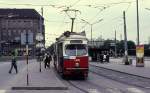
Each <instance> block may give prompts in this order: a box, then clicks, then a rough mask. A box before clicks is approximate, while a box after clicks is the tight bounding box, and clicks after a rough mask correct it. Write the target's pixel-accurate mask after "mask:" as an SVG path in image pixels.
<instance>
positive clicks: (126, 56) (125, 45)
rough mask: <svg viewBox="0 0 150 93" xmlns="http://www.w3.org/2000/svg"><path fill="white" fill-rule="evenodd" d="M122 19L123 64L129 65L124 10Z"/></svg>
mask: <svg viewBox="0 0 150 93" xmlns="http://www.w3.org/2000/svg"><path fill="white" fill-rule="evenodd" d="M123 19H124V50H125V56H124V62H125V65H129V62H128V45H127V31H126V15H125V11H123Z"/></svg>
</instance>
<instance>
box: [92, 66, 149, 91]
mask: <svg viewBox="0 0 150 93" xmlns="http://www.w3.org/2000/svg"><path fill="white" fill-rule="evenodd" d="M89 72H91V73H94V74H96V75H98V76H103V77H105V78H108V79H111V80H114V81H117V82H120V83H123V84H127V85H131V86H135V87H139V88H144V89H150V78H146V77H142V76H138V75H133V74H129V73H124V72H120V71H115V70H112V69H109V68H108V69H107V68H104V67H99V66H95V65H90V70H89Z"/></svg>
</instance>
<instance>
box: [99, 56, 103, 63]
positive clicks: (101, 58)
mask: <svg viewBox="0 0 150 93" xmlns="http://www.w3.org/2000/svg"><path fill="white" fill-rule="evenodd" d="M100 62H101V63H103V54H100Z"/></svg>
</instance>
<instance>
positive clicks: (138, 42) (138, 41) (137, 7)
mask: <svg viewBox="0 0 150 93" xmlns="http://www.w3.org/2000/svg"><path fill="white" fill-rule="evenodd" d="M136 9H137V45H140V40H139V5H138V0H136Z"/></svg>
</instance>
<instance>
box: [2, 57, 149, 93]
mask: <svg viewBox="0 0 150 93" xmlns="http://www.w3.org/2000/svg"><path fill="white" fill-rule="evenodd" d="M116 60H120V59H111V61H112V62H110V63H104V64H101V63H99V62H97V63H96V62H95V64H101V65H107V64H116V65H120V64H121V63H119V62H121V61H118V62H114V61H116ZM26 67H27V66H26V61H25V60H23V61H18V69H19V73H18V74H15V71H14V70H13V73H12V74H9V73H8V71H9V69H10V62H1V63H0V93H150V79H145V78H139V77H134V76H131V75H126V74H123V73H117V72H114V71H108V70H106V69H105V70H104V69H102V68H99V67H94V66H91V65H90V69H89V77H88V78H87V80H82V79H79V78H78V79H75V78H69V79H66V80H64V79H62V78H61V76H59V75H58V74H57V73H56V71H55V69H54V68H53V66H52V65H51V68H50V69H44V68H43V67H44V66H43V64H42V72H39V63H38V62H36V60H29V77H30V79H29V86H27V85H26ZM148 68H149V67H148ZM139 69H140V68H139ZM12 87H17V88H18V89H15V90H12ZM20 87H22V88H23V89H22V90H21V89H19V88H20ZM29 88H33V89H30V90H29ZM39 89H40V90H39Z"/></svg>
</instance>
